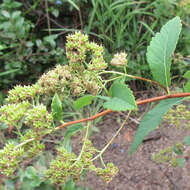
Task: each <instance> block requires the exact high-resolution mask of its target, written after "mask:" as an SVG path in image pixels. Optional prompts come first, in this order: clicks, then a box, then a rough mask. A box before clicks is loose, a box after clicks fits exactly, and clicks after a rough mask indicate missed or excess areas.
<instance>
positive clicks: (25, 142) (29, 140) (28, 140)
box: [15, 138, 35, 149]
mask: <svg viewBox="0 0 190 190" xmlns="http://www.w3.org/2000/svg"><path fill="white" fill-rule="evenodd" d="M33 140H35V138H32V139H27V140H25V141H24V142H23V143H20V144H18V145H17V146H16V147H15V149H18V148H20V147H22V146H23V145H25V144H27V143H29V142H32V141H33Z"/></svg>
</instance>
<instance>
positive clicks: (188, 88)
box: [183, 81, 190, 92]
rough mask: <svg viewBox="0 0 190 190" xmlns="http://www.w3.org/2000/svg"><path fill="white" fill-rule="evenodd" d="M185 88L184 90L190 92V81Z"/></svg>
mask: <svg viewBox="0 0 190 190" xmlns="http://www.w3.org/2000/svg"><path fill="white" fill-rule="evenodd" d="M183 88H184V92H190V81H188V82H187V83H186V84H185V86H184V87H183Z"/></svg>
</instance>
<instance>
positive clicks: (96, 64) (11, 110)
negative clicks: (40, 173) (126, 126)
mask: <svg viewBox="0 0 190 190" xmlns="http://www.w3.org/2000/svg"><path fill="white" fill-rule="evenodd" d="M66 56H67V58H68V65H57V66H56V67H55V68H54V69H52V70H50V71H49V72H47V73H45V74H43V75H42V76H41V77H40V79H39V80H38V81H37V82H36V84H34V85H28V86H21V85H17V86H15V88H14V89H12V90H10V91H9V93H8V97H7V99H6V104H5V105H4V106H2V107H0V122H1V123H4V124H5V125H7V126H8V127H14V128H13V130H16V131H17V140H18V143H20V144H18V145H15V144H14V143H7V144H6V145H5V147H4V149H2V150H0V158H1V159H0V174H3V175H7V176H9V175H14V172H15V171H16V169H17V168H18V167H19V164H20V162H22V160H23V159H24V158H33V157H34V156H36V155H38V154H41V153H42V152H43V151H44V149H45V145H44V144H43V143H42V138H43V137H44V136H45V135H47V134H49V133H51V132H53V131H54V120H53V115H52V113H50V112H49V109H48V108H47V107H46V106H45V105H48V101H49V100H50V99H51V98H52V96H53V95H54V94H55V93H57V94H58V95H59V97H60V99H61V100H63V101H64V96H65V95H66V96H68V95H69V96H74V97H77V96H81V95H83V94H84V93H86V92H88V93H90V94H93V95H96V94H98V92H99V91H100V90H101V88H102V87H101V86H100V85H99V82H100V80H101V78H100V76H99V75H98V73H99V72H100V71H101V70H104V69H105V68H106V67H107V63H106V62H105V61H104V58H103V47H102V46H100V45H98V44H96V43H94V42H89V40H88V36H87V35H84V34H82V33H81V32H76V33H75V34H72V35H69V36H68V37H67V43H66ZM23 126H24V128H23ZM84 143H85V148H84V150H83V152H82V154H81V155H80V157H76V155H75V154H74V153H69V152H67V151H66V149H65V148H58V149H57V157H56V159H55V160H53V161H52V162H51V164H50V168H49V170H47V173H46V176H47V177H48V178H49V179H50V180H51V181H52V183H54V184H60V183H61V184H63V183H65V182H66V180H67V179H68V178H70V177H72V178H73V179H74V180H78V179H79V178H80V175H81V173H82V171H83V170H90V171H93V172H95V173H96V174H97V175H99V176H102V177H103V178H104V179H105V181H107V182H109V181H110V180H111V179H112V178H113V177H114V175H115V174H116V173H117V171H118V169H117V167H115V166H114V165H113V164H112V163H108V164H107V166H106V167H105V168H97V167H95V166H94V164H93V156H94V154H96V153H97V150H96V149H95V148H94V147H93V146H92V143H91V142H90V141H89V140H86V142H84Z"/></svg>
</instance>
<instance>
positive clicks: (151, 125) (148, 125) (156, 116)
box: [129, 98, 183, 154]
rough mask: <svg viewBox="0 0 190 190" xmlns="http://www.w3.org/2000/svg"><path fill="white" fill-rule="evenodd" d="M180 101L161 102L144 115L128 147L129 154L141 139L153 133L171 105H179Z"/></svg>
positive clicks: (168, 100)
mask: <svg viewBox="0 0 190 190" xmlns="http://www.w3.org/2000/svg"><path fill="white" fill-rule="evenodd" d="M182 100H183V99H182V98H175V99H167V100H163V101H161V102H160V103H159V104H158V105H156V106H155V107H154V108H153V109H152V110H150V111H148V112H147V113H146V114H145V115H144V117H143V119H142V121H141V123H140V125H139V127H138V129H137V132H136V134H135V137H134V140H133V142H132V145H131V147H130V151H129V153H130V154H132V153H133V152H134V151H135V150H136V149H137V148H138V146H139V145H140V144H141V143H142V141H143V139H144V138H145V137H146V136H147V135H148V134H149V133H150V132H151V131H154V130H155V129H156V128H157V126H158V125H159V124H160V122H161V121H162V117H163V116H164V115H165V114H166V113H167V112H168V110H169V109H170V108H171V107H172V106H173V105H177V104H180V103H181V102H182Z"/></svg>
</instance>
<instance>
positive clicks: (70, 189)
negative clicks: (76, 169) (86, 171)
mask: <svg viewBox="0 0 190 190" xmlns="http://www.w3.org/2000/svg"><path fill="white" fill-rule="evenodd" d="M63 190H75V182H74V181H73V180H72V179H70V180H68V181H67V182H66V183H65V185H64V189H63Z"/></svg>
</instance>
